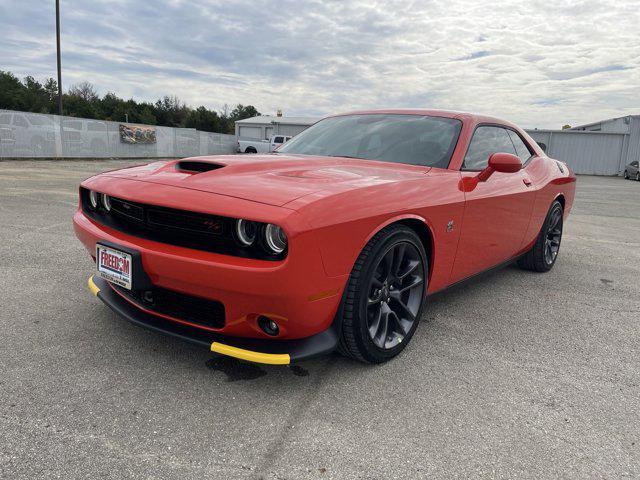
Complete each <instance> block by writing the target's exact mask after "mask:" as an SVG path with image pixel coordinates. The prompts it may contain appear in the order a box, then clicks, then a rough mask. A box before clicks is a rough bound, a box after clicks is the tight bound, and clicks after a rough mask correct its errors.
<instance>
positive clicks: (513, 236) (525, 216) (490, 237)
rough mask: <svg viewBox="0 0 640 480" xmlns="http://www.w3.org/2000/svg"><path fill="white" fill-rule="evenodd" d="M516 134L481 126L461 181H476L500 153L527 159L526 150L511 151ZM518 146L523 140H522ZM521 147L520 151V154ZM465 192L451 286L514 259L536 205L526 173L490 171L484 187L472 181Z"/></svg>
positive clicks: (465, 162) (506, 130)
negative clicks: (471, 179) (512, 136)
mask: <svg viewBox="0 0 640 480" xmlns="http://www.w3.org/2000/svg"><path fill="white" fill-rule="evenodd" d="M511 134H515V135H516V137H518V138H519V135H517V134H516V133H515V132H513V131H510V130H509V129H507V128H505V127H502V126H498V125H480V126H478V127H477V128H476V130H475V131H474V133H473V136H472V138H471V141H470V142H469V147H468V149H467V153H466V154H465V158H464V162H463V165H462V169H461V170H462V171H461V176H462V177H463V182H464V178H465V177H467V178H472V177H475V176H476V175H477V174H478V172H480V171H481V170H483V169H484V168H486V166H487V164H488V161H489V157H490V156H491V155H492V154H494V153H498V152H503V153H511V154H514V155H518V156H519V157H520V159H521V160H522V159H523V157H526V158H525V161H526V159H528V157H530V156H531V152H530V151H529V150H528V148H527V147H526V145H524V144H523V145H519V148H520V150H521V151H520V154H518V151H517V150H516V147H515V146H514V141H513V140H512V139H511ZM520 141H521V142H522V140H520ZM522 147H524V151H523V150H522ZM470 185H474V186H473V188H469V189H465V190H467V191H466V192H465V207H464V215H463V218H462V229H461V232H460V241H459V243H458V250H457V253H456V260H455V262H454V266H453V270H452V275H451V277H452V278H451V282H452V283H453V282H457V281H459V280H462V279H464V278H466V277H469V276H471V275H473V274H475V273H478V272H481V271H483V270H486V269H488V268H491V267H493V266H495V265H498V264H500V263H503V262H505V261H507V260H509V259H510V258H512V257H513V256H514V255H516V253H518V252H519V250H520V249H521V248H522V243H523V239H524V236H525V233H526V230H527V227H528V225H529V220H530V217H531V212H532V210H533V204H534V200H535V187H534V186H533V184H532V181H531V179H530V177H529V175H528V174H527V171H526V168H523V169H522V170H520V171H519V172H516V173H500V172H494V173H493V174H492V175H491V176H490V177H489V178H488V179H487V180H486V181H484V182H477V184H475V182H470Z"/></svg>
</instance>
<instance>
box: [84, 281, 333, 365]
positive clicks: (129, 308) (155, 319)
mask: <svg viewBox="0 0 640 480" xmlns="http://www.w3.org/2000/svg"><path fill="white" fill-rule="evenodd" d="M88 285H89V290H90V291H91V293H93V294H94V295H95V296H97V297H98V298H99V299H100V300H102V301H103V302H104V303H105V304H107V306H108V307H109V308H111V309H112V310H113V311H114V312H116V313H117V314H119V315H120V316H122V317H124V318H126V319H127V320H129V321H130V322H131V323H134V324H135V325H138V326H140V327H144V328H147V329H149V330H153V331H156V332H161V333H164V334H167V335H171V336H173V337H177V338H180V339H182V340H186V341H188V342H191V343H195V344H197V345H200V346H202V347H205V348H207V349H209V350H211V351H212V352H216V353H219V354H222V355H228V356H230V357H235V358H238V359H241V360H246V361H250V362H255V363H265V364H271V365H288V364H290V363H297V362H300V361H302V360H308V359H310V358H314V357H318V356H322V355H325V354H327V353H330V352H332V351H333V350H335V348H336V347H337V345H338V332H337V330H338V325H336V324H335V322H334V323H333V324H332V325H331V326H330V327H329V328H328V329H326V330H324V331H322V332H320V333H317V334H315V335H312V336H310V337H307V338H302V339H295V340H275V339H269V340H267V339H256V338H239V337H230V336H225V335H222V334H219V333H216V332H210V331H206V330H202V329H200V328H194V327H189V326H187V325H182V324H179V323H176V322H172V321H170V320H166V319H164V318H162V317H159V316H157V315H153V314H151V313H148V312H145V311H144V310H142V309H140V308H137V307H135V306H133V305H132V304H131V303H129V302H128V301H126V300H125V299H124V298H122V297H121V296H120V295H118V294H117V293H116V292H115V291H114V290H113V289H112V288H111V287H110V286H109V284H108V282H106V281H105V280H103V279H102V278H100V277H96V276H91V277H90V278H89V281H88Z"/></svg>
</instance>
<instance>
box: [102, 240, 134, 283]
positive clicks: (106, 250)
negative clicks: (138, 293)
mask: <svg viewBox="0 0 640 480" xmlns="http://www.w3.org/2000/svg"><path fill="white" fill-rule="evenodd" d="M96 265H97V267H98V274H99V275H100V276H101V277H102V278H104V279H105V280H107V281H108V282H111V283H115V284H116V285H120V286H121V287H123V288H126V289H128V290H131V278H132V271H131V269H132V267H133V263H132V262H131V255H129V254H128V253H125V252H121V251H120V250H116V249H113V248H110V247H106V246H104V245H100V244H97V245H96Z"/></svg>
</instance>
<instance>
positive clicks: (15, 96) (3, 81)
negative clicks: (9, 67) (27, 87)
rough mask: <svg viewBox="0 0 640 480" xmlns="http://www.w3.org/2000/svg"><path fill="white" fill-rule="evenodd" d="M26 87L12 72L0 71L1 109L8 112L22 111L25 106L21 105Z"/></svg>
mask: <svg viewBox="0 0 640 480" xmlns="http://www.w3.org/2000/svg"><path fill="white" fill-rule="evenodd" d="M23 90H24V85H22V82H20V80H19V79H18V77H16V76H15V75H14V74H13V73H11V72H4V71H2V70H0V108H5V109H7V110H21V109H23V105H21V104H20V103H19V100H20V98H21V97H22V91H23Z"/></svg>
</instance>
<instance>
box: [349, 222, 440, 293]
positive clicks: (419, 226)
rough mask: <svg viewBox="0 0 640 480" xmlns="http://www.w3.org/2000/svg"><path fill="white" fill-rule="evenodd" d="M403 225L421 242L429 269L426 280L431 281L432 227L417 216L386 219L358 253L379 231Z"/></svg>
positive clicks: (432, 260)
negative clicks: (391, 226)
mask: <svg viewBox="0 0 640 480" xmlns="http://www.w3.org/2000/svg"><path fill="white" fill-rule="evenodd" d="M395 224H397V225H404V226H406V227H409V228H410V229H411V230H413V231H414V232H415V233H416V235H418V237H419V238H420V241H421V242H422V246H423V247H424V251H425V253H426V254H427V266H428V268H429V275H428V280H429V281H431V274H432V272H433V265H434V263H435V250H436V248H435V244H434V241H433V239H434V235H433V226H432V225H431V224H430V223H429V221H428V220H427V219H425V218H423V217H421V216H419V215H401V216H398V217H393V218H390V219H387V221H385V222H383V223H382V224H380V225H378V226H377V228H375V229H374V231H372V232H371V233H370V234H369V236H368V237H367V238H366V239H365V241H364V243H363V244H362V246H361V248H360V251H362V249H363V248H364V246H365V245H366V244H367V243H369V240H371V239H372V238H373V237H374V236H375V235H376V234H377V233H378V232H379V231H380V230H382V229H383V228H386V227H388V226H390V225H395Z"/></svg>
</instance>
